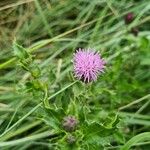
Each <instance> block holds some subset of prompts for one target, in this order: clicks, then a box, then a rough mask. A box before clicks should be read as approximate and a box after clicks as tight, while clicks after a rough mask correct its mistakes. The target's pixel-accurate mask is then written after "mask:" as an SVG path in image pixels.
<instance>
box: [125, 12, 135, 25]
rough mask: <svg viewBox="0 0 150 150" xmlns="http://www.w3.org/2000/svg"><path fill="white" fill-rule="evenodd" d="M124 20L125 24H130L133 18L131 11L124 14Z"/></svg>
mask: <svg viewBox="0 0 150 150" xmlns="http://www.w3.org/2000/svg"><path fill="white" fill-rule="evenodd" d="M124 20H125V23H126V24H130V23H131V22H132V21H133V20H134V14H133V13H128V14H126V15H125V18H124Z"/></svg>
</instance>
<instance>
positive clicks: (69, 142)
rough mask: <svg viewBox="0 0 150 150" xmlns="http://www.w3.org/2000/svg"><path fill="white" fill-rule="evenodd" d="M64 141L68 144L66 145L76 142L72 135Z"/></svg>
mask: <svg viewBox="0 0 150 150" xmlns="http://www.w3.org/2000/svg"><path fill="white" fill-rule="evenodd" d="M66 141H67V142H68V144H73V143H75V142H76V138H75V136H73V135H68V136H67V138H66Z"/></svg>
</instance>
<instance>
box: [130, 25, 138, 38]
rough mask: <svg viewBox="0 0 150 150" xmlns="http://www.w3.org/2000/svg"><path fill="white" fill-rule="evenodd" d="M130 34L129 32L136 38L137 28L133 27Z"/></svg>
mask: <svg viewBox="0 0 150 150" xmlns="http://www.w3.org/2000/svg"><path fill="white" fill-rule="evenodd" d="M130 32H131V33H132V34H133V35H134V36H138V33H139V30H138V28H136V27H134V28H132V29H131V31H130Z"/></svg>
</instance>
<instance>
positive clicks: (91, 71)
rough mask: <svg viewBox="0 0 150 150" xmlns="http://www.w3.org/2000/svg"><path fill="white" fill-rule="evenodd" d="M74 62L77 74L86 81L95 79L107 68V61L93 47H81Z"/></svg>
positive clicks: (75, 55)
mask: <svg viewBox="0 0 150 150" xmlns="http://www.w3.org/2000/svg"><path fill="white" fill-rule="evenodd" d="M73 64H74V73H75V76H76V77H77V78H78V79H79V80H82V81H83V82H85V83H87V82H91V81H95V80H96V79H97V76H98V74H100V73H101V72H103V71H104V68H105V61H104V60H103V59H102V58H101V57H100V55H99V54H98V53H97V52H95V51H94V50H92V49H81V48H79V50H77V51H76V53H75V54H74V60H73Z"/></svg>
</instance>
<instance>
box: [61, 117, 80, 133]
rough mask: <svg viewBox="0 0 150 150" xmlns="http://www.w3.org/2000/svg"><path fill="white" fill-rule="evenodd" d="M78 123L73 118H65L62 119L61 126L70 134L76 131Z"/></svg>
mask: <svg viewBox="0 0 150 150" xmlns="http://www.w3.org/2000/svg"><path fill="white" fill-rule="evenodd" d="M78 123H79V122H78V120H77V119H76V118H75V117H74V116H66V117H64V119H63V123H62V125H63V128H64V129H65V130H66V131H69V132H72V131H75V130H76V128H77V125H78Z"/></svg>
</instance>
